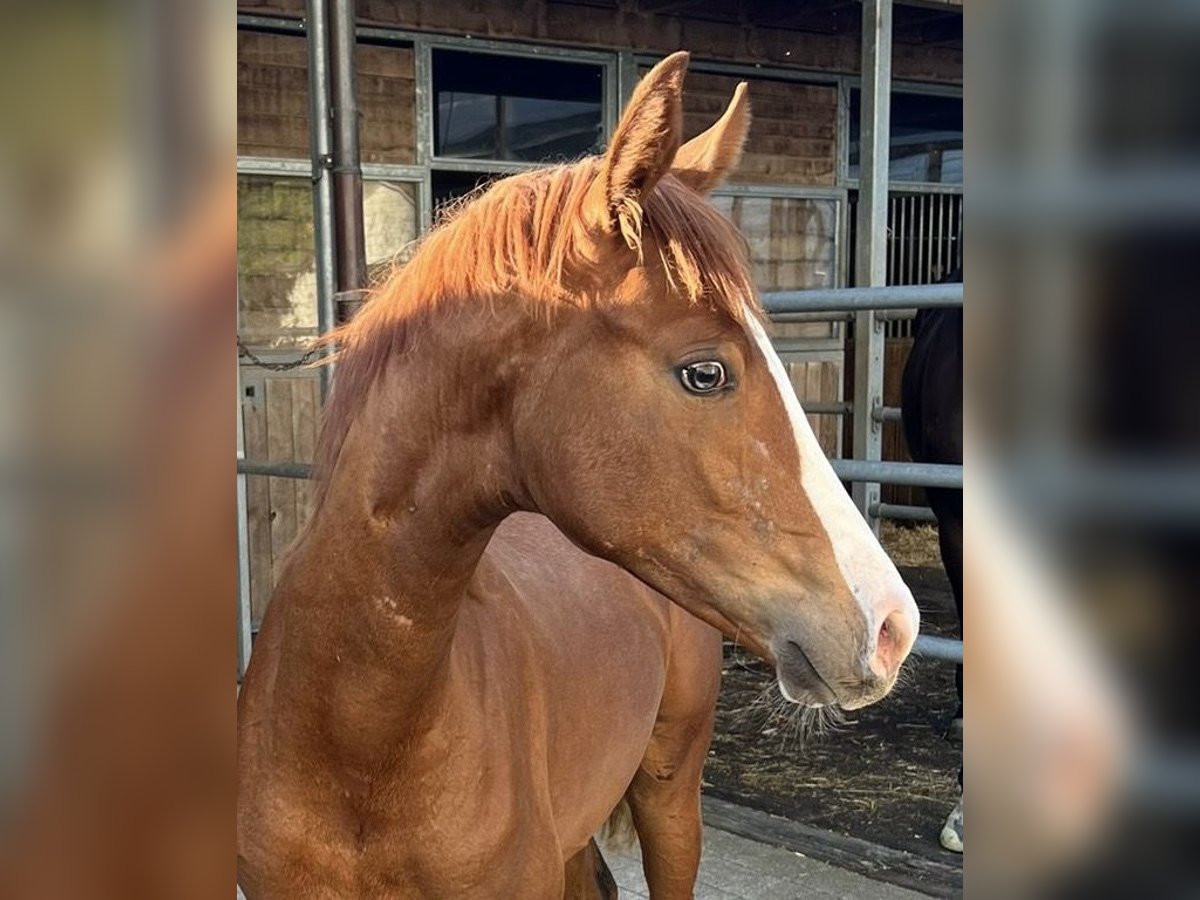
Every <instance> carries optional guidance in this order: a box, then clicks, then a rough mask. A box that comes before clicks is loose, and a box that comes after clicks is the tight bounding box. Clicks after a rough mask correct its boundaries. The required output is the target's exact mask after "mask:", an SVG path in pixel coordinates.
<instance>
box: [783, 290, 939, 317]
mask: <svg viewBox="0 0 1200 900" xmlns="http://www.w3.org/2000/svg"><path fill="white" fill-rule="evenodd" d="M762 302H763V308H764V309H765V310H766V311H767V314H768V315H772V316H774V315H779V314H784V313H806V312H844V311H851V310H853V311H855V312H859V311H862V310H872V309H878V310H888V309H914V308H917V307H932V306H962V305H963V286H962V284H961V283H959V284H909V285H887V286H882V287H855V288H835V289H822V290H817V291H770V292H768V293H765V294H763V295H762ZM881 318H882V317H881Z"/></svg>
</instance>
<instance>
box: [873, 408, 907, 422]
mask: <svg viewBox="0 0 1200 900" xmlns="http://www.w3.org/2000/svg"><path fill="white" fill-rule="evenodd" d="M871 418H873V419H874V420H875V421H876V422H899V421H900V420H901V418H902V416H901V409H900V407H898V406H877V407H875V408H874V409H873V410H871Z"/></svg>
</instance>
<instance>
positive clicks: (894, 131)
mask: <svg viewBox="0 0 1200 900" xmlns="http://www.w3.org/2000/svg"><path fill="white" fill-rule="evenodd" d="M861 110H862V94H861V93H860V92H859V91H858V90H857V89H856V90H853V91H851V92H850V171H849V175H850V178H851V179H857V178H858V165H859V146H858V145H859V130H860V114H861ZM891 112H892V127H891V141H890V145H891V150H890V160H889V167H888V168H889V171H888V180H889V181H906V182H916V183H924V184H962V180H963V101H962V97H946V96H939V95H935V94H906V93H893V94H892V111H891Z"/></svg>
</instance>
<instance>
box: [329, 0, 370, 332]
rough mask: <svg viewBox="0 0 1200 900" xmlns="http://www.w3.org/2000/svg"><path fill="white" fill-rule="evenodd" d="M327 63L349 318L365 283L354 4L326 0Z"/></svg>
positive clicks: (341, 316) (342, 292)
mask: <svg viewBox="0 0 1200 900" xmlns="http://www.w3.org/2000/svg"><path fill="white" fill-rule="evenodd" d="M328 9H329V65H330V80H331V84H332V95H333V110H332V112H333V170H332V171H333V203H334V219H333V225H334V236H335V241H336V245H337V297H336V299H337V319H338V321H339V322H345V321H348V320H349V319H350V318H352V317H353V315H354V313H356V312H357V311H358V308H359V307H360V306H361V305H362V302H363V293H362V292H363V289H364V288H366V286H367V252H366V235H365V231H364V226H363V178H362V156H361V153H360V150H359V141H358V126H359V109H358V98H357V94H356V91H355V64H354V48H355V35H354V3H353V0H329V7H328Z"/></svg>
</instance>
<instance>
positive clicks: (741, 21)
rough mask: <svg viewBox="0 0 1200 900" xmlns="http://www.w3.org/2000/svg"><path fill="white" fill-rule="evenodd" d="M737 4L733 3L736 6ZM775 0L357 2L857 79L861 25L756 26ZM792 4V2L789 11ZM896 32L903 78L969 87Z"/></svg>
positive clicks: (281, 10) (950, 66)
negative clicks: (698, 14) (718, 1)
mask: <svg viewBox="0 0 1200 900" xmlns="http://www.w3.org/2000/svg"><path fill="white" fill-rule="evenodd" d="M731 5H732V4H731ZM778 5H779V4H778V3H777V2H774V0H749V2H743V3H740V4H738V5H737V12H738V13H739V14H740V15H737V16H728V17H725V18H728V19H729V20H728V21H719V20H717V19H719V18H721V17H719V16H709V17H707V18H683V17H680V16H678V15H670V14H658V13H653V12H645V11H643V9H641V8H639V6H638V5H637V4H635V3H619V4H618V3H611V4H604V3H573V2H556V0H511V2H505V0H469V2H430V0H358V3H357V9H358V16H359V21H360V22H362V23H363V24H370V25H381V26H391V27H395V28H411V29H415V30H429V31H439V32H444V33H447V34H458V35H462V34H471V35H475V36H477V37H491V38H510V39H517V40H534V41H547V42H552V43H555V44H573V45H576V46H579V47H603V48H606V49H614V50H634V51H637V52H639V53H656V54H667V53H672V52H674V51H675V50H678V49H680V48H685V49H687V50H690V51H692V53H694V54H696V56H697V57H702V58H706V59H721V60H729V61H731V62H745V63H763V64H771V65H781V66H798V67H802V68H806V69H820V70H825V71H829V72H847V73H853V72H857V71H858V69H859V61H860V58H861V56H862V54H861V51H860V39H859V33H858V31H859V30H858V29H857V28H851V29H849V31H848V33H843V34H818V33H814V32H807V31H799V30H795V29H788V28H770V27H763V26H760V25H756V24H754V22H755V21H756V19H759V20H762V19H764V18H766V17H767V16H768V15H769V14H770V13H771V9H772V7H773V8H774V9H775V10H776V11H777V9H778ZM789 5H791V4H789ZM237 8H238V11H239V12H245V13H262V14H271V15H281V14H282V15H289V16H294V17H296V18H300V17H302V16H303V15H304V0H238V2H237ZM903 38H904V35H903V34H900V35H897V38H896V40H895V42H894V46H893V52H892V70H893V74H894V77H896V78H903V79H913V80H918V81H941V82H947V83H956V84H961V83H962V77H963V64H962V56H963V54H962V49H961V48H959V47H955V46H940V45H937V44H924V43H909V42H906V41H905V40H904V39H903Z"/></svg>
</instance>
